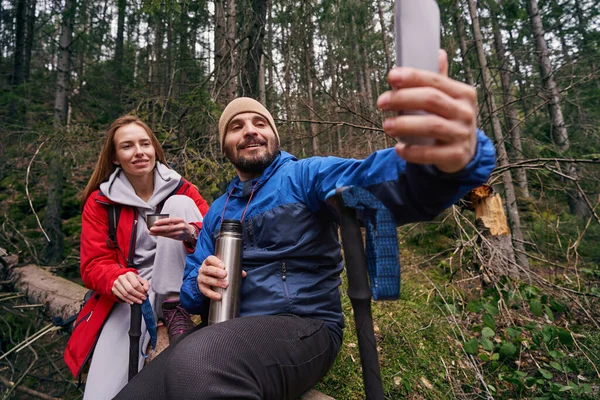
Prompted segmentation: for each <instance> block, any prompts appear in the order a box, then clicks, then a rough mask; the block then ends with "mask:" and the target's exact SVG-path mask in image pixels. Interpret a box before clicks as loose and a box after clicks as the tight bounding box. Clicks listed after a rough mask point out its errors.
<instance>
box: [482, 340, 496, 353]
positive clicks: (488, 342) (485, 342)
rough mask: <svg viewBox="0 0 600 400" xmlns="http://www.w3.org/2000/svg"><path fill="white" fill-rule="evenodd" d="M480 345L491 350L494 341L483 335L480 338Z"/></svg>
mask: <svg viewBox="0 0 600 400" xmlns="http://www.w3.org/2000/svg"><path fill="white" fill-rule="evenodd" d="M481 347H483V348H484V350H486V351H492V350H494V343H493V342H492V341H491V340H490V339H488V338H485V337H484V338H482V339H481Z"/></svg>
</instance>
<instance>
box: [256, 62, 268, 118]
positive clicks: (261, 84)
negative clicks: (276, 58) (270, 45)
mask: <svg viewBox="0 0 600 400" xmlns="http://www.w3.org/2000/svg"><path fill="white" fill-rule="evenodd" d="M258 94H259V96H258V98H259V101H260V102H261V104H264V105H265V106H266V105H267V91H266V88H265V55H264V54H261V55H260V69H259V71H258Z"/></svg>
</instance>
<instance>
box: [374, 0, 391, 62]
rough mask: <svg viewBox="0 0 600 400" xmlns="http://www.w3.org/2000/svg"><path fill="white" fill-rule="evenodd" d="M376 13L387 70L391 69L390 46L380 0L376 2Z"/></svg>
mask: <svg viewBox="0 0 600 400" xmlns="http://www.w3.org/2000/svg"><path fill="white" fill-rule="evenodd" d="M377 12H378V14H379V25H380V28H381V40H382V42H383V53H384V54H385V65H386V66H387V70H388V71H389V70H390V69H392V66H393V63H392V56H391V54H390V45H389V43H388V31H389V28H388V24H387V23H386V22H385V18H384V14H383V6H382V5H381V0H377Z"/></svg>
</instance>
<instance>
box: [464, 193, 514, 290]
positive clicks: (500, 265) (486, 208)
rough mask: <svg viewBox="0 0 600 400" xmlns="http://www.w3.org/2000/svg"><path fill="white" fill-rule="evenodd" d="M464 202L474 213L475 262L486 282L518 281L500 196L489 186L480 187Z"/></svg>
mask: <svg viewBox="0 0 600 400" xmlns="http://www.w3.org/2000/svg"><path fill="white" fill-rule="evenodd" d="M465 200H466V201H467V208H468V209H470V210H473V211H474V212H475V218H476V222H475V225H476V226H477V228H478V229H479V230H480V231H481V236H482V239H481V240H480V241H479V243H480V246H481V257H480V260H479V262H480V264H481V266H482V267H484V268H483V273H484V276H486V280H489V281H494V280H496V279H497V278H499V277H501V276H510V277H511V278H515V279H518V278H519V277H520V272H519V269H518V266H517V263H516V262H515V251H514V248H513V245H512V236H511V234H510V229H509V227H508V223H507V220H506V214H505V212H504V205H503V204H502V198H501V197H500V195H499V194H498V193H494V192H493V190H492V187H491V186H489V185H482V186H479V187H477V188H475V189H473V190H472V191H470V192H469V193H468V195H467V196H466V197H465ZM486 269H487V271H486ZM490 272H491V274H490Z"/></svg>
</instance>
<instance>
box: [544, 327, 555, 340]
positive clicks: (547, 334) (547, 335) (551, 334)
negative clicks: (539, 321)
mask: <svg viewBox="0 0 600 400" xmlns="http://www.w3.org/2000/svg"><path fill="white" fill-rule="evenodd" d="M542 336H543V338H544V343H546V344H548V343H550V342H551V341H552V339H554V338H555V337H556V328H555V327H553V326H552V325H544V326H543V327H542Z"/></svg>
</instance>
